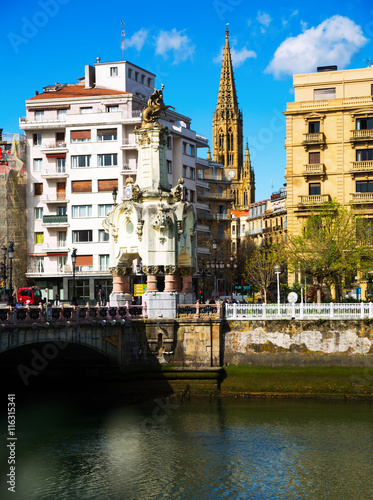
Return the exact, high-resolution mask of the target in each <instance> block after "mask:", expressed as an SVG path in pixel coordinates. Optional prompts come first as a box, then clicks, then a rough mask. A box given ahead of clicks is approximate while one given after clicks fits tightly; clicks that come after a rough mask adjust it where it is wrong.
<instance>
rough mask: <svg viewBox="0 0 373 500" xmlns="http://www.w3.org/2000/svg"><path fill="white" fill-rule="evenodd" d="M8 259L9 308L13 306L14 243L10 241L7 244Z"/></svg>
mask: <svg viewBox="0 0 373 500" xmlns="http://www.w3.org/2000/svg"><path fill="white" fill-rule="evenodd" d="M8 257H9V260H10V267H9V300H8V304H9V305H10V306H14V302H13V281H12V280H13V257H14V242H13V241H11V242H10V243H9V248H8Z"/></svg>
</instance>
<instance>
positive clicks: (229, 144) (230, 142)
mask: <svg viewBox="0 0 373 500" xmlns="http://www.w3.org/2000/svg"><path fill="white" fill-rule="evenodd" d="M227 148H228V151H233V131H232V129H231V128H229V130H228V136H227Z"/></svg>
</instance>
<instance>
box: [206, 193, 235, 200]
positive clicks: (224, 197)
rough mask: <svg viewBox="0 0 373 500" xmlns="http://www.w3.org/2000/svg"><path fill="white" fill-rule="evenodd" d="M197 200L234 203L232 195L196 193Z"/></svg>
mask: <svg viewBox="0 0 373 500" xmlns="http://www.w3.org/2000/svg"><path fill="white" fill-rule="evenodd" d="M198 200H199V201H202V200H214V201H216V200H217V201H220V200H222V201H234V194H219V193H198Z"/></svg>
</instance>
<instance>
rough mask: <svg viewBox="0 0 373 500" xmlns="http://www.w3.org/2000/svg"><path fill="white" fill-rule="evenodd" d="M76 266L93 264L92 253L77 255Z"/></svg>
mask: <svg viewBox="0 0 373 500" xmlns="http://www.w3.org/2000/svg"><path fill="white" fill-rule="evenodd" d="M76 265H77V266H93V255H77V256H76Z"/></svg>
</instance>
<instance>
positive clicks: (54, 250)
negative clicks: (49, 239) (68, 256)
mask: <svg viewBox="0 0 373 500" xmlns="http://www.w3.org/2000/svg"><path fill="white" fill-rule="evenodd" d="M69 251H70V250H69V248H68V247H67V246H66V242H65V244H64V245H62V244H60V245H59V246H56V247H53V246H47V247H43V252H44V253H59V254H64V253H68V252H69Z"/></svg>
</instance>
